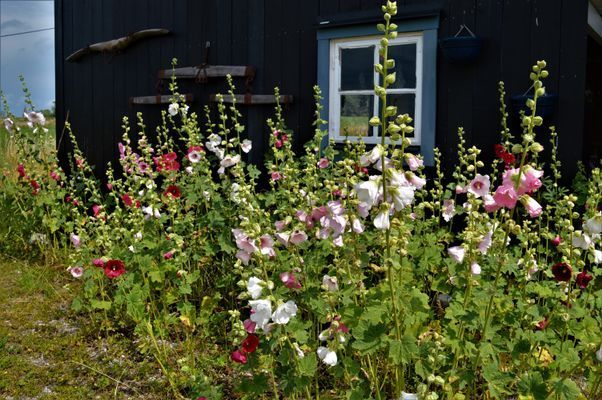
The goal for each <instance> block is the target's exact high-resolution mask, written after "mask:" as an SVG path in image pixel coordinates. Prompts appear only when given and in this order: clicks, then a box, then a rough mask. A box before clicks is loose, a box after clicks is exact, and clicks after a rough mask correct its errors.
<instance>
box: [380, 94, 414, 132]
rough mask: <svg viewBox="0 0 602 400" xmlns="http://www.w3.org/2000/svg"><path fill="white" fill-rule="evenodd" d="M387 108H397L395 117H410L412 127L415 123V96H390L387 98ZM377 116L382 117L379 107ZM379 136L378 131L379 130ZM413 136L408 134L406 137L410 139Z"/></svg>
mask: <svg viewBox="0 0 602 400" xmlns="http://www.w3.org/2000/svg"><path fill="white" fill-rule="evenodd" d="M387 106H396V107H397V115H400V114H409V115H410V117H412V119H413V120H414V122H412V125H414V123H415V122H416V117H415V112H416V95H415V94H413V93H404V94H390V95H388V96H387ZM378 115H379V116H380V115H382V106H381V105H379V111H378ZM379 135H380V129H379ZM412 136H414V134H409V135H407V137H412Z"/></svg>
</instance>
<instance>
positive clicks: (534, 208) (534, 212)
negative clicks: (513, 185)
mask: <svg viewBox="0 0 602 400" xmlns="http://www.w3.org/2000/svg"><path fill="white" fill-rule="evenodd" d="M521 202H522V203H523V205H524V206H525V208H526V209H527V211H528V212H529V216H530V217H531V218H536V217H539V215H540V214H541V211H542V208H541V204H539V203H538V202H537V200H535V199H534V198H533V197H531V196H529V195H527V194H526V195H524V196H521Z"/></svg>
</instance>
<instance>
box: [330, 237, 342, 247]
mask: <svg viewBox="0 0 602 400" xmlns="http://www.w3.org/2000/svg"><path fill="white" fill-rule="evenodd" d="M332 244H334V245H335V246H337V247H343V244H344V243H343V236H337V237H335V238H334V239H332Z"/></svg>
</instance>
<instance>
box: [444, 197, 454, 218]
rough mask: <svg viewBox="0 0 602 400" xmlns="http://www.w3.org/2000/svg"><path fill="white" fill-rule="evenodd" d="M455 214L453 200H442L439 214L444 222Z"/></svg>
mask: <svg viewBox="0 0 602 400" xmlns="http://www.w3.org/2000/svg"><path fill="white" fill-rule="evenodd" d="M455 214H456V205H455V203H454V201H453V200H451V199H448V200H443V210H442V212H441V215H442V216H443V219H444V220H445V222H449V221H450V220H451V219H452V218H453V216H454V215H455Z"/></svg>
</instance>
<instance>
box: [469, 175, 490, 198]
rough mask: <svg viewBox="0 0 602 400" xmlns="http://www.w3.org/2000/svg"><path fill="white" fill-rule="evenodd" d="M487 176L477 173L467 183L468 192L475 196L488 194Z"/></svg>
mask: <svg viewBox="0 0 602 400" xmlns="http://www.w3.org/2000/svg"><path fill="white" fill-rule="evenodd" d="M489 185H490V184H489V177H488V176H483V175H481V174H477V176H476V177H475V178H474V179H473V180H472V181H471V182H470V184H469V185H468V192H469V193H472V194H474V195H475V196H476V197H477V198H478V197H483V196H485V195H487V194H489Z"/></svg>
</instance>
